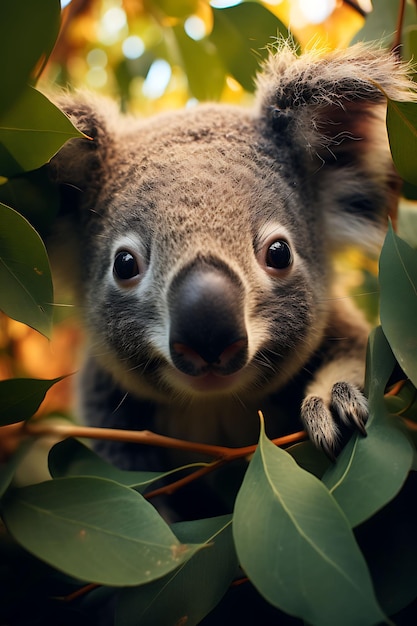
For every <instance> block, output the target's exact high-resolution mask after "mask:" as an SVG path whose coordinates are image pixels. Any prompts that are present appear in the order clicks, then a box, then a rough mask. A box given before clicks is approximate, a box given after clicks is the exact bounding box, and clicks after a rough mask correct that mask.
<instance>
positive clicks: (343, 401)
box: [301, 382, 368, 460]
mask: <svg viewBox="0 0 417 626" xmlns="http://www.w3.org/2000/svg"><path fill="white" fill-rule="evenodd" d="M301 417H302V420H303V422H304V424H305V427H306V429H307V432H308V434H309V436H310V438H311V440H312V441H313V443H314V444H315V445H316V446H317V447H319V448H322V449H323V451H324V452H325V453H326V454H327V456H328V457H329V458H330V459H332V460H335V458H336V456H337V454H338V452H340V450H341V448H342V447H343V443H344V442H343V441H342V439H343V437H342V431H343V434H344V433H345V432H346V431H350V430H352V429H357V430H359V432H360V433H361V434H362V435H364V436H366V430H365V424H366V420H367V419H368V404H367V401H366V398H365V397H364V395H363V394H362V392H361V391H360V390H359V389H358V388H357V387H356V386H355V385H352V384H351V383H347V382H337V383H335V384H334V385H333V387H332V391H331V396H330V402H329V405H328V406H327V405H326V402H325V401H324V400H323V399H322V398H320V397H318V396H314V395H309V396H307V397H306V398H305V399H304V401H303V404H302V407H301Z"/></svg>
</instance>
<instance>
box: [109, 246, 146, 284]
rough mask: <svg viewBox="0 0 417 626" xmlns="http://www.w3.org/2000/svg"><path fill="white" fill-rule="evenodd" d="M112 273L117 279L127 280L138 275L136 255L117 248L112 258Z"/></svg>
mask: <svg viewBox="0 0 417 626" xmlns="http://www.w3.org/2000/svg"><path fill="white" fill-rule="evenodd" d="M113 273H114V275H115V277H116V278H117V279H118V280H119V281H129V280H132V278H136V276H139V274H140V269H139V263H138V261H137V259H136V257H135V256H134V255H133V254H132V253H131V252H129V251H128V250H119V252H117V253H116V256H115V258H114V264H113Z"/></svg>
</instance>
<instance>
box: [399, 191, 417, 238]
mask: <svg viewBox="0 0 417 626" xmlns="http://www.w3.org/2000/svg"><path fill="white" fill-rule="evenodd" d="M415 189H416V192H417V187H416V188H415ZM416 200H417V195H416ZM397 233H398V236H399V237H401V239H404V241H406V242H407V243H408V244H409V245H410V246H411V247H412V248H417V211H416V205H415V203H414V202H412V203H411V202H407V201H404V200H403V201H401V200H400V210H399V211H398V231H397Z"/></svg>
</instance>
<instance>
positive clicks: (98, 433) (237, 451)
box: [22, 421, 307, 460]
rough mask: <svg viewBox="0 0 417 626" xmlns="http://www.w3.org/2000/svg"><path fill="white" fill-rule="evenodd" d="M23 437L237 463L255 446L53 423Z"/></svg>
mask: <svg viewBox="0 0 417 626" xmlns="http://www.w3.org/2000/svg"><path fill="white" fill-rule="evenodd" d="M22 428H23V432H24V434H26V435H31V436H34V437H41V436H46V435H48V436H56V437H59V438H61V439H67V438H68V437H80V438H82V439H101V440H103V439H104V440H108V441H123V442H130V443H141V444H143V445H147V446H158V447H161V448H171V449H176V450H185V451H192V452H195V453H198V454H205V455H207V456H211V457H215V458H219V459H222V460H223V459H236V458H241V457H244V456H248V455H250V454H253V453H254V452H255V450H256V444H255V445H251V446H245V447H243V448H230V447H226V446H213V445H209V444H205V443H198V442H193V441H186V440H185V439H175V438H173V437H166V436H165V435H158V434H157V433H153V432H151V431H149V430H122V429H117V428H94V427H92V426H78V425H73V424H56V423H53V422H48V421H45V422H42V423H39V422H36V421H29V422H25V423H24V424H23V426H22ZM306 436H307V435H306V433H305V431H300V432H296V433H291V434H290V435H285V436H283V437H279V438H277V439H273V443H275V445H277V446H284V445H288V444H290V443H295V442H297V441H301V440H302V439H305V437H306Z"/></svg>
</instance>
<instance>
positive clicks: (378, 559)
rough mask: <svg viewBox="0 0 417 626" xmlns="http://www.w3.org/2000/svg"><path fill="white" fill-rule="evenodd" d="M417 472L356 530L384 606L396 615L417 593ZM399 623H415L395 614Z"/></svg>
mask: <svg viewBox="0 0 417 626" xmlns="http://www.w3.org/2000/svg"><path fill="white" fill-rule="evenodd" d="M416 487H417V475H416V474H415V473H414V472H413V473H411V474H410V476H409V478H408V480H407V482H406V484H405V485H404V488H403V489H402V490H401V492H400V493H399V494H398V495H397V497H396V498H395V499H394V500H392V501H391V502H390V503H389V504H388V505H387V506H386V507H384V508H383V509H382V511H379V512H378V513H377V514H376V515H374V516H373V517H372V518H371V519H369V520H367V521H366V522H365V523H364V524H362V525H361V526H359V527H358V528H357V529H356V530H355V534H356V538H357V541H358V543H359V545H360V546H361V548H362V551H363V554H364V556H365V558H366V562H367V563H368V567H369V569H370V572H371V575H372V580H373V581H374V586H375V592H376V594H377V597H378V598H379V601H380V603H381V606H382V608H383V609H384V610H385V611H386V613H387V614H388V615H393V614H395V613H397V612H398V611H400V610H401V609H403V608H404V607H406V606H408V605H409V604H410V603H411V602H412V601H413V600H414V599H415V598H416V596H417V568H416V554H417V533H416V522H417V500H416V497H415V494H416ZM413 616H414V617H415V610H414V612H413ZM394 621H395V623H396V624H398V625H399V624H404V625H406V624H413V623H414V621H415V620H412V621H407V620H405V621H403V619H400V618H399V619H398V621H397V620H396V619H395V617H394Z"/></svg>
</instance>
